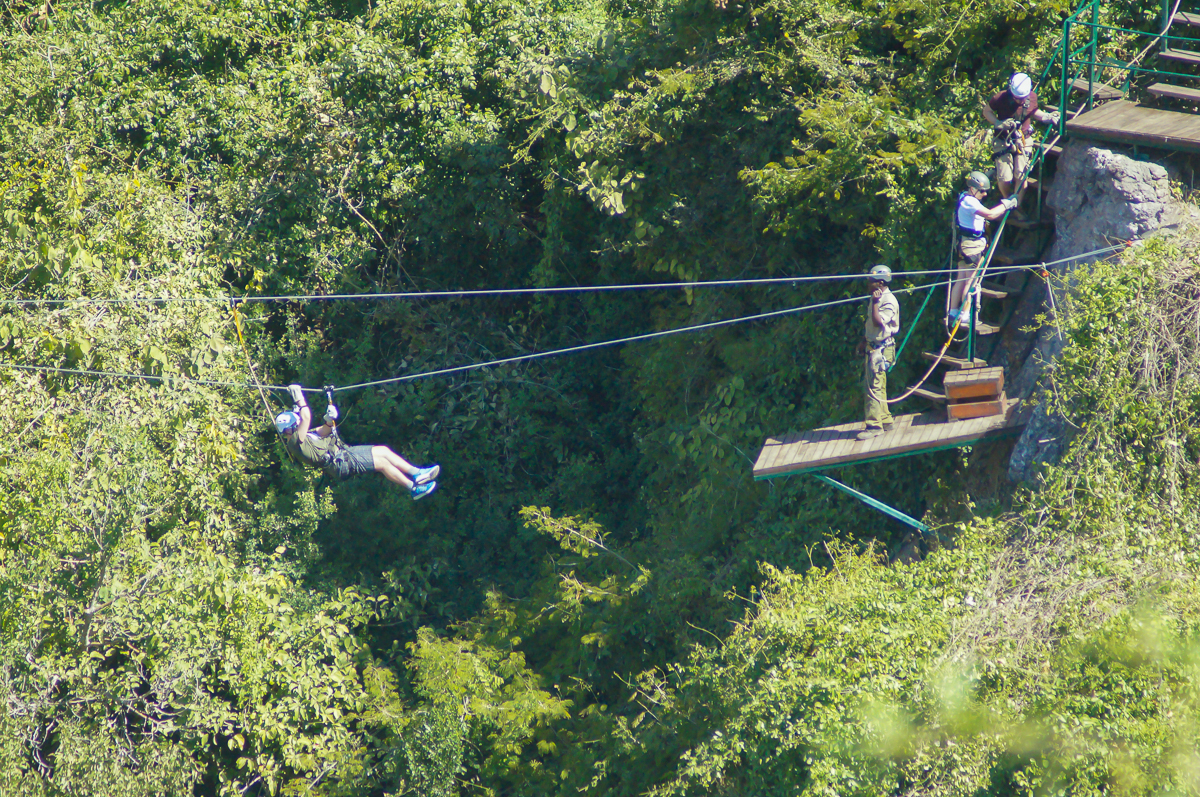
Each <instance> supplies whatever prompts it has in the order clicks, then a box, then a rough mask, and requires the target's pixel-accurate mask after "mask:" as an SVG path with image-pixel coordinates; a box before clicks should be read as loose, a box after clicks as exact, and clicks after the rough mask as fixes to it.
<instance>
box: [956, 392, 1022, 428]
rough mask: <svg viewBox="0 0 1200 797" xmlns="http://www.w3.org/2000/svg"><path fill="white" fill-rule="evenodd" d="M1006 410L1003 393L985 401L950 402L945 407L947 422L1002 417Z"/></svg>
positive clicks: (1005, 398) (1006, 400) (1005, 400)
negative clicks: (991, 416)
mask: <svg viewBox="0 0 1200 797" xmlns="http://www.w3.org/2000/svg"><path fill="white" fill-rule="evenodd" d="M1007 408H1008V399H1007V397H1006V396H1005V395H1004V391H1000V395H999V396H996V397H995V398H991V399H987V400H985V401H952V402H950V403H949V404H947V405H946V419H947V420H949V421H965V420H966V419H967V418H983V417H985V416H989V415H1003V414H1004V411H1005V410H1006V409H1007Z"/></svg>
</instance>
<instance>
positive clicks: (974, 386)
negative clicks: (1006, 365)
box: [945, 366, 1004, 401]
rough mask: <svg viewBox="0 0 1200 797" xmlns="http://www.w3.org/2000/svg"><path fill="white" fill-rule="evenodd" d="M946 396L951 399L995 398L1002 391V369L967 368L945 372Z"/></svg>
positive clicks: (995, 367)
mask: <svg viewBox="0 0 1200 797" xmlns="http://www.w3.org/2000/svg"><path fill="white" fill-rule="evenodd" d="M945 385H946V398H948V399H950V400H951V401H963V400H964V399H995V398H996V397H997V396H999V395H1000V394H1002V393H1003V392H1004V369H1003V368H1001V367H999V366H994V367H991V368H967V369H963V370H961V371H950V372H948V373H947V374H946V381H945Z"/></svg>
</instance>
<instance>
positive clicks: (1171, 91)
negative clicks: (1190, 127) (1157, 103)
mask: <svg viewBox="0 0 1200 797" xmlns="http://www.w3.org/2000/svg"><path fill="white" fill-rule="evenodd" d="M1146 91H1147V92H1149V93H1150V94H1153V95H1154V96H1155V97H1170V98H1171V99H1173V100H1185V101H1187V102H1195V103H1200V89H1190V88H1188V87H1187V86H1172V85H1171V84H1170V83H1155V84H1154V85H1153V86H1151V87H1150V88H1148V89H1146Z"/></svg>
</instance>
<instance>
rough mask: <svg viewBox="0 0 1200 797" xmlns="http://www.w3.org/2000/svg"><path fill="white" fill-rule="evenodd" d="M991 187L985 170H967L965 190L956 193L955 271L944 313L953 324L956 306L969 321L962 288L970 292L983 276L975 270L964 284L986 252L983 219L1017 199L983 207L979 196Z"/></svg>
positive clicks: (1001, 211) (991, 218)
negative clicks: (956, 239) (972, 276)
mask: <svg viewBox="0 0 1200 797" xmlns="http://www.w3.org/2000/svg"><path fill="white" fill-rule="evenodd" d="M991 189H992V183H991V181H990V180H988V176H987V175H986V174H984V173H983V172H971V173H970V174H968V175H967V190H966V191H963V192H962V193H961V194H959V195H958V204H957V205H955V208H954V219H955V224H956V225H957V226H958V271H957V273H956V274H955V275H954V281H953V282H951V283H950V296H949V304H948V305H947V311H948V312H947V315H946V323H947V324H948V325H953V324H954V322H955V321H957V320H958V316H959V311H960V310H961V311H962V314H963V318H962V321H963V324H970V323H971V302H970V300H969V299H968V301H967V304H966V306H965V307H964V306H963V292H964V291H965V290H967V288H968V287H970V288H971V289H972V290H971V293H970V295H972V296H973V295H974V288H975V286H976V285H978V284H979V282H981V281H982V280H983V274H979V275H977V277H976V278H975V280H974V282H973V283H972V284H971V285H970V286H968V285H967V283H968V282H971V275H972V274H974V273H975V269H976V268H977V267H978V266H979V264H980V262H981V261H982V259H983V255H984V253H985V252H987V248H988V242H987V238H986V237H985V236H984V224H985V222H989V221H996V220H997V219H999V218H1001V217H1002V216H1004V214H1005V212H1006V211H1008V210H1011V209H1012V208H1015V207H1016V206H1017V201H1018V200H1017V198H1016V197H1015V196H1013V197H1007V198H1005V199H1002V200H1000V204H999V205H996V207H994V208H986V207H984V206H983V198H984V197H985V196H987V192H988V191H990V190H991ZM976 320H978V319H976Z"/></svg>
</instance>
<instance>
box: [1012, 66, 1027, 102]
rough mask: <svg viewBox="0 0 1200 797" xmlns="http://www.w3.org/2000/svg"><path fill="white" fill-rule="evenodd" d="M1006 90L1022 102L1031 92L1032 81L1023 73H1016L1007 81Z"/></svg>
mask: <svg viewBox="0 0 1200 797" xmlns="http://www.w3.org/2000/svg"><path fill="white" fill-rule="evenodd" d="M1008 90H1009V91H1010V92H1011V93H1012V95H1013V96H1014V97H1016V98H1017V99H1018V100H1023V99H1025V98H1026V97H1028V96H1029V92H1031V91H1033V81H1032V80H1031V79H1030V77H1029V75H1027V74H1025V73H1024V72H1017V73H1016V74H1015V75H1013V76H1012V78H1011V79H1010V80H1009V81H1008Z"/></svg>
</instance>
